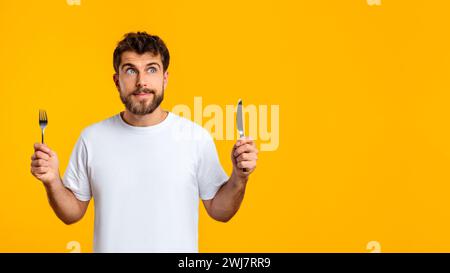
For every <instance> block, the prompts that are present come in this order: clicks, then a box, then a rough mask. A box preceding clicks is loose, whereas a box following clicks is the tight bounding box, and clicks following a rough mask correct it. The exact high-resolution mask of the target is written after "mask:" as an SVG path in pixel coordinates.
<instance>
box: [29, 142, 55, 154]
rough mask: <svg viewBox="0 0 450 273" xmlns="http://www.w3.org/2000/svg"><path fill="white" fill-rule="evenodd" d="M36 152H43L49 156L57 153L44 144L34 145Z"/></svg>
mask: <svg viewBox="0 0 450 273" xmlns="http://www.w3.org/2000/svg"><path fill="white" fill-rule="evenodd" d="M34 150H35V151H41V152H43V153H46V154H48V155H49V156H54V155H56V153H55V152H53V151H52V150H51V149H50V148H49V147H48V146H47V145H45V144H42V143H35V144H34Z"/></svg>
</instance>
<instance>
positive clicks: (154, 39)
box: [113, 31, 170, 73]
mask: <svg viewBox="0 0 450 273" xmlns="http://www.w3.org/2000/svg"><path fill="white" fill-rule="evenodd" d="M125 51H134V52H136V53H138V54H144V53H146V52H150V53H152V54H153V55H155V56H157V55H159V56H161V62H162V64H163V71H164V72H165V71H166V70H167V68H169V61H170V55H169V50H168V49H167V47H166V44H164V41H163V40H161V38H159V37H158V36H156V35H149V34H147V32H145V31H144V32H130V33H127V34H125V35H124V38H123V40H122V41H120V42H119V43H117V47H116V49H115V50H114V54H113V65H114V70H115V71H116V73H118V72H119V66H120V61H121V56H122V53H123V52H125Z"/></svg>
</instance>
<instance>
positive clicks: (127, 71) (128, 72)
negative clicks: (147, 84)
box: [125, 68, 135, 75]
mask: <svg viewBox="0 0 450 273" xmlns="http://www.w3.org/2000/svg"><path fill="white" fill-rule="evenodd" d="M125 72H126V73H127V74H129V75H132V74H134V73H135V71H134V69H132V68H128V69H127V70H126V71H125Z"/></svg>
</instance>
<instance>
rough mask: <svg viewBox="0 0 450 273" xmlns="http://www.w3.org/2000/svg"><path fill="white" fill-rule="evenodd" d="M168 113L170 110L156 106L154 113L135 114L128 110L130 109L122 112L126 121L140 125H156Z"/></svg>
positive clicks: (133, 124)
mask: <svg viewBox="0 0 450 273" xmlns="http://www.w3.org/2000/svg"><path fill="white" fill-rule="evenodd" d="M168 114H169V112H167V111H164V110H162V109H161V108H160V107H158V108H156V109H155V111H153V113H151V114H147V115H135V114H133V113H131V112H130V111H128V109H125V111H123V112H121V113H120V115H121V116H122V119H123V120H124V121H125V122H126V123H128V124H130V125H132V126H138V127H146V126H152V125H156V124H158V123H160V122H162V121H163V120H165V119H166V117H167V115H168Z"/></svg>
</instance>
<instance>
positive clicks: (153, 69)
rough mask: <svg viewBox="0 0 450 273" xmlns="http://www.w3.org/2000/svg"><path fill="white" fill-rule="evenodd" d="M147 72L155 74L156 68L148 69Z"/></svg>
mask: <svg viewBox="0 0 450 273" xmlns="http://www.w3.org/2000/svg"><path fill="white" fill-rule="evenodd" d="M148 72H150V73H155V72H156V68H154V67H150V68H149V69H148Z"/></svg>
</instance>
